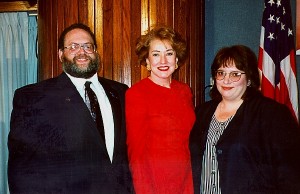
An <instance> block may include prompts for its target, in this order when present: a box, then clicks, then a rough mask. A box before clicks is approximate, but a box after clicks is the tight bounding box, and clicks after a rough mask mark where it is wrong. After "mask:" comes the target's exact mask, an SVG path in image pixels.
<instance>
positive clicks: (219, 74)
mask: <svg viewBox="0 0 300 194" xmlns="http://www.w3.org/2000/svg"><path fill="white" fill-rule="evenodd" d="M227 74H229V80H230V81H232V82H237V81H239V80H240V79H241V77H242V74H246V73H243V72H238V71H232V72H229V73H226V72H225V71H216V72H215V78H216V79H217V80H223V79H224V78H225V76H226V75H227Z"/></svg>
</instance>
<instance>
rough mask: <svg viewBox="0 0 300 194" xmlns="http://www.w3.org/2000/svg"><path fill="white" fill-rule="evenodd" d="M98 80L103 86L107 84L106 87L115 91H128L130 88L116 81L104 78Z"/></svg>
mask: <svg viewBox="0 0 300 194" xmlns="http://www.w3.org/2000/svg"><path fill="white" fill-rule="evenodd" d="M98 80H99V81H100V83H101V84H105V85H107V86H110V87H112V88H115V89H123V90H127V89H128V86H127V85H126V84H124V83H121V82H118V81H115V80H111V79H107V78H104V77H98Z"/></svg>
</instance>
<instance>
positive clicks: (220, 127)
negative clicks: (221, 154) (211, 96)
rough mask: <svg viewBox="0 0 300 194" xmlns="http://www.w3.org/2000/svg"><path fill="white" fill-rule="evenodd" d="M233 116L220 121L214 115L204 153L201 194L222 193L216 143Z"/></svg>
mask: <svg viewBox="0 0 300 194" xmlns="http://www.w3.org/2000/svg"><path fill="white" fill-rule="evenodd" d="M232 117H233V116H231V117H230V118H229V119H228V120H226V121H225V122H219V121H218V120H217V119H216V117H215V115H213V117H212V120H211V122H210V126H209V130H208V134H207V141H206V148H205V152H204V154H203V161H202V173H201V185H200V193H201V194H221V188H220V182H219V169H218V161H217V155H216V144H217V142H218V140H219V138H220V136H221V135H222V134H223V131H224V129H225V128H226V127H227V125H228V123H229V122H230V121H231V119H232Z"/></svg>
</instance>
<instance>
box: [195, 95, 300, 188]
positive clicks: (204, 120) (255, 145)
mask: <svg viewBox="0 0 300 194" xmlns="http://www.w3.org/2000/svg"><path fill="white" fill-rule="evenodd" d="M218 103H219V102H217V101H209V102H206V103H204V104H203V105H201V106H200V107H199V108H197V109H196V110H197V112H196V114H197V120H196V123H195V125H194V128H193V130H192V132H191V136H190V150H191V157H192V168H193V179H194V188H195V193H196V194H199V193H200V181H201V170H202V157H203V153H204V150H205V144H206V139H207V138H206V137H207V132H208V129H209V125H210V121H211V117H212V115H213V114H214V112H215V110H216V107H217V105H218ZM216 149H217V151H216V152H217V159H218V165H219V166H218V167H219V173H220V187H221V191H222V194H234V193H241V194H246V193H272V194H273V193H284V194H288V193H300V129H299V125H298V124H297V122H296V121H295V119H294V118H293V117H292V116H291V114H290V112H289V110H288V109H287V107H286V106H284V105H281V104H279V103H277V102H275V101H273V100H271V99H269V98H266V97H263V96H262V95H260V94H257V95H255V96H253V97H252V98H251V99H248V100H245V101H244V102H243V104H242V105H241V106H240V108H239V109H238V111H237V113H236V115H235V116H234V118H233V119H232V121H231V122H230V123H229V125H228V126H227V128H226V129H225V130H224V133H223V135H222V136H221V137H220V139H219V141H218V143H217V145H216Z"/></svg>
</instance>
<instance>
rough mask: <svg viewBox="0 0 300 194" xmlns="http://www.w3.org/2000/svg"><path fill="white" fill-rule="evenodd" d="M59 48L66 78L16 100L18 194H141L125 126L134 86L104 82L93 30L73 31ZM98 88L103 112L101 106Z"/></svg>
mask: <svg viewBox="0 0 300 194" xmlns="http://www.w3.org/2000/svg"><path fill="white" fill-rule="evenodd" d="M58 48H59V51H58V54H59V58H60V61H61V62H62V65H63V71H64V72H63V73H62V74H61V75H59V76H58V77H55V78H52V79H49V80H45V81H42V82H40V83H37V84H33V85H28V86H25V87H22V88H20V89H18V90H16V92H15V95H14V100H13V111H12V114H11V130H10V133H9V137H8V148H9V161H8V183H9V189H10V192H11V194H13V193H30V194H31V193H55V194H56V193H66V194H76V193H80V194H82V193H85V194H89V193H91V194H93V193H100V194H101V193H102V194H126V193H133V189H132V188H133V187H132V180H131V175H130V171H129V167H128V159H127V147H126V135H125V123H124V94H125V91H126V90H127V88H128V87H127V86H126V85H124V84H121V83H118V82H115V81H112V80H108V79H105V78H101V77H98V76H97V71H98V68H99V64H100V57H99V54H98V53H97V50H96V49H97V45H96V40H95V36H94V34H93V33H92V31H91V30H90V28H89V27H87V26H86V25H84V24H73V25H71V26H69V27H68V28H66V29H65V30H64V31H63V32H62V34H61V36H60V38H59V43H58ZM91 89H92V91H93V92H94V93H95V94H96V95H95V98H96V99H97V100H98V104H99V105H100V106H98V105H97V106H96V105H95V106H94V105H93V100H92V97H91V96H90V93H89V91H90V90H91ZM96 104H97V103H96ZM94 109H95V110H96V111H98V113H100V117H99V116H97V118H100V120H97V119H96V121H95V118H94V115H97V113H94V112H93V110H94ZM101 118H102V120H101ZM101 134H102V135H101Z"/></svg>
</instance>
